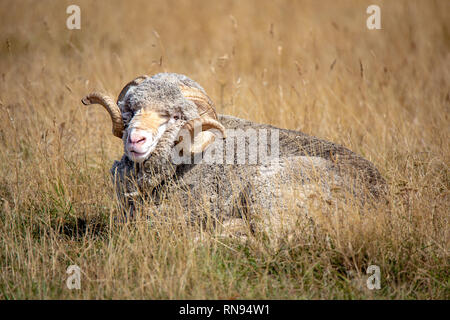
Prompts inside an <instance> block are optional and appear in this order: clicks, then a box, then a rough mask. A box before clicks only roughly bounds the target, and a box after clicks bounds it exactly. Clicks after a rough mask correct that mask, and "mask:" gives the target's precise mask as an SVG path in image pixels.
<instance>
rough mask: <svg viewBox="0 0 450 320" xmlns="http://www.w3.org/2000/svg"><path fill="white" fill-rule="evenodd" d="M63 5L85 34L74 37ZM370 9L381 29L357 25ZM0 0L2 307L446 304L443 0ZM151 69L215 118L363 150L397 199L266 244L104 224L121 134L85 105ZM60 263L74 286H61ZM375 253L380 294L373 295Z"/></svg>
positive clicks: (110, 208) (449, 28)
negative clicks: (199, 88) (184, 86)
mask: <svg viewBox="0 0 450 320" xmlns="http://www.w3.org/2000/svg"><path fill="white" fill-rule="evenodd" d="M74 2H76V3H78V4H79V5H80V7H81V17H82V29H81V30H78V31H69V30H67V29H66V26H65V22H66V18H67V16H68V15H67V14H66V13H65V10H66V7H67V5H69V4H72V3H74ZM372 3H377V4H379V5H380V6H381V10H382V27H383V30H378V31H377V30H375V31H369V30H368V29H367V28H366V27H365V23H366V22H365V20H366V18H367V14H366V13H365V10H366V8H367V6H368V5H370V4H372ZM0 7H1V10H0V21H1V22H0V24H1V30H2V32H1V35H0V45H1V46H0V73H1V77H0V108H1V112H0V123H1V124H0V200H1V207H0V233H1V240H0V265H1V273H0V298H2V299H28V298H43V299H56V298H62V299H66V298H96V299H109V298H113V299H116V298H125V299H128V298H137V299H140V298H151V299H159V298H169V299H172V298H181V299H184V298H219V299H222V298H263V299H264V298H275V299H278V298H280V299H284V298H286V299H298V298H313V299H317V298H325V299H329V298H344V299H353V298H356V299H361V298H363V299H366V298H369V299H370V298H375V299H378V298H387V299H405V298H406V299H449V298H450V274H449V211H450V210H449V201H450V194H449V186H450V176H449V175H450V172H449V163H450V145H449V141H450V140H449V138H450V126H449V114H450V112H449V111H450V98H449V88H450V23H449V16H448V13H449V12H450V3H449V2H448V1H445V0H442V1H425V0H423V1H386V2H382V1H339V2H336V1H239V2H238V1H220V2H219V1H214V2H213V1H152V2H149V1H95V2H92V1H89V2H88V1H86V2H85V1H5V0H4V1H2V2H1V5H0ZM160 71H170V72H178V73H183V74H186V75H188V76H190V77H191V78H193V79H195V80H197V81H198V82H199V83H200V84H202V85H203V86H204V87H205V89H206V91H207V92H208V93H209V94H210V96H211V97H212V98H213V100H214V101H215V102H216V105H217V109H218V111H219V112H220V113H227V114H232V115H235V116H239V117H243V118H248V119H251V120H255V121H258V122H266V123H271V124H274V125H277V126H281V127H286V128H290V129H298V130H302V131H304V132H306V133H309V134H312V135H315V136H319V137H322V138H325V139H328V140H331V141H334V142H338V143H340V144H343V145H345V146H347V147H348V148H350V149H352V150H353V151H355V152H357V153H360V154H362V155H363V156H365V157H366V158H368V159H369V160H371V161H372V162H374V163H375V165H376V166H377V167H378V168H379V169H380V171H381V172H382V174H383V175H384V176H385V177H386V179H387V181H388V183H389V185H390V204H389V205H387V206H380V207H379V208H377V209H376V210H371V211H370V212H365V213H364V214H363V215H362V214H361V213H360V212H358V211H357V210H348V211H344V212H342V211H341V212H337V213H336V218H334V219H324V220H323V221H322V222H321V226H322V227H321V229H320V230H317V231H315V232H314V233H313V234H311V233H310V232H302V229H299V230H297V231H298V232H295V233H294V235H293V236H292V237H290V238H289V239H288V240H286V241H284V242H282V243H280V244H279V245H278V246H276V247H274V246H272V245H270V241H269V240H268V239H267V238H266V237H264V236H263V235H261V236H256V239H254V240H256V241H252V242H249V243H248V244H242V243H240V242H239V241H234V240H232V239H231V240H227V241H225V240H223V239H220V238H217V237H215V235H214V234H212V236H209V237H205V239H204V240H203V241H195V237H196V234H197V233H198V231H199V230H198V227H195V226H194V227H193V226H186V225H184V224H183V223H179V222H177V219H174V220H173V221H172V220H169V222H167V223H158V222H155V223H152V224H150V223H148V222H145V221H138V222H136V223H135V224H132V225H120V226H116V225H114V224H113V223H112V217H113V216H114V215H116V214H117V206H116V204H115V202H114V194H113V190H112V184H111V182H110V178H109V168H110V166H111V164H112V161H113V160H114V159H118V158H119V157H120V156H121V153H122V145H121V143H120V141H119V140H118V139H117V138H115V137H113V136H112V135H111V133H110V130H111V128H110V125H111V124H110V121H109V119H108V115H107V114H106V112H104V110H102V109H101V107H92V108H90V109H87V108H84V107H83V106H82V105H81V103H80V98H81V97H82V96H83V95H84V94H86V93H88V92H90V91H91V90H92V89H105V90H106V91H108V92H110V93H111V94H113V95H115V96H116V95H117V94H118V92H119V90H120V89H121V88H122V86H123V85H124V84H125V83H126V82H127V81H129V80H131V79H133V78H134V77H135V76H138V75H141V74H143V73H146V74H154V73H157V72H160ZM274 210H276V208H274ZM173 214H174V215H177V214H178V215H180V214H182V210H178V211H176V210H175V211H174V212H173ZM171 221H172V222H171ZM71 264H77V265H78V266H80V267H81V270H82V283H81V285H82V289H81V290H79V291H77V290H73V291H70V290H68V289H67V288H66V286H65V281H66V277H67V275H66V273H65V271H66V268H67V266H69V265H71ZM371 264H376V265H378V266H380V268H381V276H382V288H381V290H375V291H369V290H368V289H367V288H366V286H365V279H366V278H367V275H366V274H365V270H366V268H367V267H368V266H369V265H371Z"/></svg>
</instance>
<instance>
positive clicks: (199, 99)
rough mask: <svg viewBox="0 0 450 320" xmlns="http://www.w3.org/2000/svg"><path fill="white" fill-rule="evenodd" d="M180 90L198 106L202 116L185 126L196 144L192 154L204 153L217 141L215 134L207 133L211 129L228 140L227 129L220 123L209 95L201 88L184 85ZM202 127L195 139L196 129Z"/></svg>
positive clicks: (193, 146)
mask: <svg viewBox="0 0 450 320" xmlns="http://www.w3.org/2000/svg"><path fill="white" fill-rule="evenodd" d="M180 90H181V93H182V94H183V96H184V97H185V98H186V99H188V100H190V101H192V102H193V103H194V104H195V105H196V106H197V111H198V114H199V116H200V117H199V118H197V119H191V120H189V121H188V122H186V124H185V125H184V126H183V128H184V129H186V130H188V131H189V132H190V135H191V137H193V138H194V143H193V145H192V146H191V153H194V154H195V153H198V152H202V151H204V150H205V149H206V147H207V146H208V145H209V144H211V143H212V142H213V141H214V140H215V139H216V135H215V134H214V133H213V132H211V131H207V130H209V129H215V130H218V131H219V132H220V133H221V135H222V138H226V133H225V128H224V126H223V125H222V124H221V123H220V122H219V121H218V118H217V113H216V110H215V108H214V103H213V102H212V100H211V99H210V98H209V97H208V95H207V94H206V93H205V92H204V91H203V90H201V89H199V88H195V87H190V86H186V85H184V84H181V85H180ZM200 125H201V129H200V130H199V131H200V132H199V133H198V134H197V135H196V136H195V137H194V131H195V130H194V129H195V128H196V127H199V126H200Z"/></svg>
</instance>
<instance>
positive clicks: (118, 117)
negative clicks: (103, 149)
mask: <svg viewBox="0 0 450 320" xmlns="http://www.w3.org/2000/svg"><path fill="white" fill-rule="evenodd" d="M81 102H82V103H83V104H84V105H85V106H87V105H90V104H100V105H102V106H103V107H105V109H106V111H108V113H109V115H110V116H111V121H112V133H113V135H115V136H116V137H118V138H122V134H123V130H124V126H123V120H122V114H121V113H120V109H119V107H118V106H117V104H116V103H115V102H114V100H113V99H112V98H111V97H109V96H107V95H105V94H102V93H97V92H94V93H91V94H89V95H87V96H86V97H84V98H83V99H81Z"/></svg>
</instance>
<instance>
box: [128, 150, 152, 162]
mask: <svg viewBox="0 0 450 320" xmlns="http://www.w3.org/2000/svg"><path fill="white" fill-rule="evenodd" d="M149 154H150V152H149V151H148V150H147V151H145V152H138V151H135V150H128V157H129V158H130V160H132V161H135V162H142V161H144V160H145V159H147V158H148V155H149Z"/></svg>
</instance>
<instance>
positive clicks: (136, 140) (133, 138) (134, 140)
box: [128, 132, 146, 145]
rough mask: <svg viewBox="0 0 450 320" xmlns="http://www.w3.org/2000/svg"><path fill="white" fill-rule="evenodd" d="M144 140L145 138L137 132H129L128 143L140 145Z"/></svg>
mask: <svg viewBox="0 0 450 320" xmlns="http://www.w3.org/2000/svg"><path fill="white" fill-rule="evenodd" d="M145 140H146V138H145V137H144V136H143V135H142V134H140V133H139V132H131V133H130V135H129V136H128V142H129V143H130V144H133V145H141V144H143V143H144V142H145Z"/></svg>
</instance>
